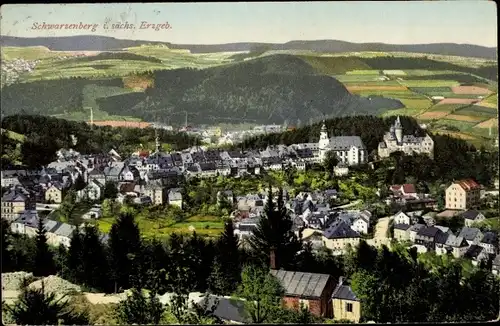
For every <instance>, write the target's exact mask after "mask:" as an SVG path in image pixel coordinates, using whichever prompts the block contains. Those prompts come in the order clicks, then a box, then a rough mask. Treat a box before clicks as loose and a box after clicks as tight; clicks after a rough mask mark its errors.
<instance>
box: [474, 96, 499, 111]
mask: <svg viewBox="0 0 500 326" xmlns="http://www.w3.org/2000/svg"><path fill="white" fill-rule="evenodd" d="M478 105H480V106H484V107H487V108H494V109H497V110H498V94H496V93H495V94H491V95H490V96H488V97H487V98H485V99H483V100H482V101H481V102H479V103H478Z"/></svg>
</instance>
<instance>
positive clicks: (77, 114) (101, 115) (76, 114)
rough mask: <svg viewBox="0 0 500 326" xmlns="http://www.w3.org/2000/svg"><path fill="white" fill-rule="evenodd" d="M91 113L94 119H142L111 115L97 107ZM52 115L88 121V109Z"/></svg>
mask: <svg viewBox="0 0 500 326" xmlns="http://www.w3.org/2000/svg"><path fill="white" fill-rule="evenodd" d="M93 115H94V121H98V120H117V121H142V119H140V118H135V117H129V116H122V115H111V114H108V113H107V112H105V111H102V110H99V109H94V110H93ZM52 116H53V117H54V118H59V119H66V120H76V121H90V110H81V111H72V112H67V113H61V114H54V115H52Z"/></svg>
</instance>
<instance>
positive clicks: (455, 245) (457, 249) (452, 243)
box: [445, 234, 469, 258]
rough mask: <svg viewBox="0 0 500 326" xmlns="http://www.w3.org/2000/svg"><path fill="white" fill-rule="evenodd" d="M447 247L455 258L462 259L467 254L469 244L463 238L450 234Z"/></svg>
mask: <svg viewBox="0 0 500 326" xmlns="http://www.w3.org/2000/svg"><path fill="white" fill-rule="evenodd" d="M445 247H446V248H447V250H448V252H451V254H452V255H453V256H454V257H455V258H460V257H463V256H464V255H465V253H466V252H467V249H468V248H469V244H468V243H467V240H465V239H464V238H463V237H461V236H458V237H457V236H455V235H453V234H450V235H449V236H448V239H446V243H445Z"/></svg>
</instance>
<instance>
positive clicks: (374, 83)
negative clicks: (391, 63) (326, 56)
mask: <svg viewBox="0 0 500 326" xmlns="http://www.w3.org/2000/svg"><path fill="white" fill-rule="evenodd" d="M339 81H341V82H342V84H344V85H346V86H374V87H376V86H401V85H400V84H399V83H398V82H397V81H396V80H369V81H343V80H340V79H339Z"/></svg>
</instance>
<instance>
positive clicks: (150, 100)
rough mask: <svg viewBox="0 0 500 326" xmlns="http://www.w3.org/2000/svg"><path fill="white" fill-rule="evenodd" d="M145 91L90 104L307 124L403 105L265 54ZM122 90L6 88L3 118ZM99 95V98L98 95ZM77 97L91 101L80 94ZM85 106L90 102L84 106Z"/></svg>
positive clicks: (48, 85)
mask: <svg viewBox="0 0 500 326" xmlns="http://www.w3.org/2000/svg"><path fill="white" fill-rule="evenodd" d="M142 77H143V78H146V79H151V80H152V83H151V84H153V85H154V86H152V87H150V88H148V89H146V91H145V92H134V93H127V94H119V95H114V96H113V95H112V96H106V97H98V98H94V99H93V100H95V103H96V104H97V105H98V108H99V109H100V110H103V111H106V112H107V113H109V114H113V115H128V116H134V117H140V118H142V119H144V120H148V121H158V120H164V121H169V122H170V123H175V122H178V123H180V122H183V121H184V117H185V114H186V113H187V115H188V118H189V121H190V122H191V123H193V124H204V123H216V122H255V123H283V121H285V120H289V121H293V122H295V121H297V120H301V121H303V122H308V121H309V119H310V118H311V117H312V118H321V117H323V116H342V115H352V114H358V115H362V114H380V113H382V112H384V111H386V110H388V109H398V108H401V107H403V105H402V104H401V102H399V101H398V100H393V99H386V98H383V97H377V96H372V97H371V99H368V98H360V97H358V96H355V95H351V94H350V93H349V92H348V91H347V89H346V88H345V87H344V85H342V84H341V83H340V82H339V81H337V80H336V79H335V78H333V77H330V76H327V75H325V74H323V72H320V71H318V69H316V68H315V67H313V66H312V65H311V64H309V63H307V62H306V61H304V60H303V59H302V58H299V57H296V56H293V55H273V56H267V57H263V58H258V59H254V60H249V61H244V62H239V63H233V64H229V65H224V66H219V67H213V68H208V69H203V70H196V69H190V68H182V69H175V70H162V71H154V72H149V73H145V74H144V75H142ZM89 84H95V85H97V86H98V87H100V88H112V87H115V88H116V87H124V85H123V82H122V80H121V79H119V78H115V79H110V80H90V79H80V78H78V79H69V80H52V81H37V82H32V83H24V84H13V85H9V86H6V87H4V88H3V89H2V93H3V94H2V106H3V111H4V114H6V115H8V114H16V113H19V112H24V113H25V114H33V113H35V114H57V113H63V112H71V111H75V110H82V107H83V105H82V103H83V101H84V94H83V93H84V90H85V89H88V88H86V86H87V85H89ZM102 93H105V92H104V91H102ZM85 96H87V97H88V96H91V97H92V96H95V97H97V96H96V95H95V94H88V93H86V94H85ZM87 102H90V101H87Z"/></svg>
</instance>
